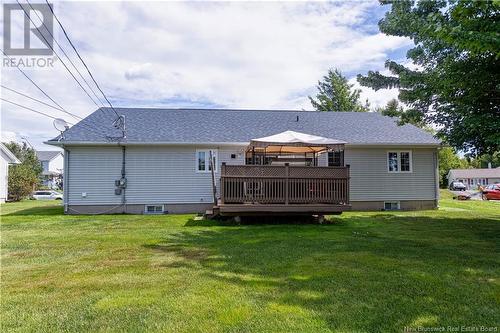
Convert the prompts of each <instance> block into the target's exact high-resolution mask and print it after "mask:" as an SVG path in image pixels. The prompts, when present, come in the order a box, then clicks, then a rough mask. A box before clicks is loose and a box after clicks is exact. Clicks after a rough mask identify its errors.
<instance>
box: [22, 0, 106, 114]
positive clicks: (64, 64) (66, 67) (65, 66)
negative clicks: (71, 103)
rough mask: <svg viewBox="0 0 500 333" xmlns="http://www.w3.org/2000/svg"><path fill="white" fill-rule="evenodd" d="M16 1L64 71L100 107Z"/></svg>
mask: <svg viewBox="0 0 500 333" xmlns="http://www.w3.org/2000/svg"><path fill="white" fill-rule="evenodd" d="M16 2H17V3H18V5H19V7H21V9H22V10H23V12H24V15H26V17H27V18H28V19H29V20H30V21H31V23H33V25H34V26H35V28H36V30H37V31H38V32H39V33H40V36H41V37H42V38H43V40H44V41H45V43H46V44H47V46H48V47H49V48H50V49H51V50H52V51H53V52H54V54H55V55H56V57H57V58H58V59H59V60H60V61H61V64H63V66H64V68H65V69H66V71H67V72H68V73H69V74H70V75H71V77H73V79H74V80H75V81H76V83H77V84H78V85H79V86H80V88H81V89H82V90H83V91H84V92H85V94H86V95H87V96H88V97H89V98H90V100H92V102H93V103H94V104H95V105H96V106H97V107H98V108H99V107H100V106H99V104H97V103H96V101H94V99H93V98H92V96H90V94H89V93H88V92H87V90H85V88H84V87H83V86H82V84H81V83H80V81H78V79H77V78H76V77H75V75H74V74H73V72H72V71H70V70H69V68H68V66H67V65H66V63H65V62H64V61H63V60H62V59H61V57H60V56H59V54H58V53H57V52H56V50H54V48H53V47H52V45H50V43H49V41H48V40H47V38H45V36H44V34H43V33H42V32H41V31H40V29H38V27H37V26H36V24H35V22H33V20H32V19H31V16H30V14H29V13H28V12H27V11H26V10H25V9H24V7H23V5H21V3H20V2H19V0H16Z"/></svg>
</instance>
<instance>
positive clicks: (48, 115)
mask: <svg viewBox="0 0 500 333" xmlns="http://www.w3.org/2000/svg"><path fill="white" fill-rule="evenodd" d="M0 100H2V101H4V102H7V103H10V104H14V105H15V106H18V107H20V108H23V109H26V110H29V111H31V112H35V113H38V114H41V115H42V116H45V117H49V118H52V119H54V120H55V119H58V118H56V117H54V116H51V115H50V114H47V113H44V112H41V111H37V110H35V109H32V108H29V107H27V106H24V105H21V104H17V103H15V102H12V101H9V100H8V99H5V98H3V97H0ZM68 124H70V125H73V124H72V123H68Z"/></svg>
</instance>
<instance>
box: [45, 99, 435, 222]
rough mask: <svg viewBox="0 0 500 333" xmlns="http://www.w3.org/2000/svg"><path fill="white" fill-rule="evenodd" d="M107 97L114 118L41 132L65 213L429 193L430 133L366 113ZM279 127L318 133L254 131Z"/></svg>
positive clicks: (304, 207) (294, 207)
mask: <svg viewBox="0 0 500 333" xmlns="http://www.w3.org/2000/svg"><path fill="white" fill-rule="evenodd" d="M115 109H116V112H117V113H118V114H119V115H120V119H121V121H120V122H124V123H125V126H124V128H123V127H120V126H113V124H115V125H116V120H117V116H116V113H115V111H113V110H112V109H110V108H101V109H98V110H97V111H95V112H94V113H92V114H91V115H90V116H88V117H87V118H85V119H83V120H82V121H80V122H79V123H77V124H76V125H75V126H73V127H71V128H70V129H68V130H67V131H66V132H64V133H63V134H62V136H58V137H56V138H54V139H52V140H50V141H48V142H46V143H47V144H50V145H54V146H58V147H61V148H63V149H64V189H65V191H64V205H65V211H66V212H67V213H122V212H126V213H166V212H169V213H193V212H204V211H205V210H207V209H211V208H212V207H213V206H214V202H215V205H216V206H217V207H218V206H219V204H220V205H221V206H223V207H224V209H227V210H233V213H235V212H236V213H238V212H241V211H242V210H245V209H250V208H251V209H254V210H255V211H256V212H260V213H263V212H267V211H269V212H271V211H275V210H276V211H280V210H281V211H282V212H288V213H298V212H306V213H311V212H323V213H326V212H328V213H333V212H337V211H338V212H340V211H342V210H347V209H352V210H384V209H404V210H411V209H432V208H436V207H437V205H438V196H439V192H438V184H439V181H438V160H437V148H438V147H439V145H440V142H439V141H438V140H436V139H435V138H434V137H433V136H432V135H431V134H429V133H427V132H426V131H423V130H421V129H419V128H417V127H415V126H413V125H404V126H398V125H397V123H396V121H395V120H394V119H392V118H389V117H384V116H382V115H380V114H378V113H371V112H366V113H365V112H315V111H266V110H221V109H141V108H115ZM123 129H125V130H124V131H123ZM287 131H293V132H294V133H299V134H300V133H302V134H304V135H306V136H304V137H306V138H307V135H309V136H310V137H311V138H312V139H311V140H312V142H313V143H314V140H319V142H321V140H323V139H324V140H326V141H325V142H326V143H325V144H324V145H321V143H318V146H315V144H311V145H310V146H309V147H304V144H303V143H302V142H297V143H293V142H290V143H289V145H288V146H285V145H286V144H285V143H283V142H280V143H279V145H275V146H272V142H271V143H269V142H267V143H266V137H270V136H271V137H272V136H274V135H278V134H280V135H279V137H286V135H284V134H283V133H284V132H287ZM123 134H125V137H124V136H123ZM260 138H263V139H264V140H263V141H262V140H261V141H258V140H254V139H260ZM314 138H319V139H314ZM251 142H252V145H250V143H251ZM334 142H337V144H333V143H334ZM294 145H296V151H295V152H294V148H293V147H294ZM299 146H300V147H299ZM273 147H274V148H273ZM280 147H282V148H283V147H285V148H286V149H285V150H284V151H282V150H283V149H282V148H280ZM307 148H309V150H306V151H305V152H304V149H307ZM315 148H317V149H315ZM212 164H213V167H212ZM298 164H300V165H298ZM212 171H213V172H212ZM214 185H215V186H214ZM214 197H215V199H214ZM238 209H240V211H238ZM259 209H260V210H259Z"/></svg>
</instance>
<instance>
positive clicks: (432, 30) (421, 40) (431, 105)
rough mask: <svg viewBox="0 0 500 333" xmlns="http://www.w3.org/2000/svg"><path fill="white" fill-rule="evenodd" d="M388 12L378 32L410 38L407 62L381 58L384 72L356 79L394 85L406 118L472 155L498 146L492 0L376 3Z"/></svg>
mask: <svg viewBox="0 0 500 333" xmlns="http://www.w3.org/2000/svg"><path fill="white" fill-rule="evenodd" d="M381 3H382V5H390V6H391V8H390V10H389V11H388V12H387V13H386V15H385V17H384V18H383V19H382V20H381V21H380V22H379V29H380V31H381V32H383V33H385V34H387V35H392V36H404V37H408V38H410V39H412V40H413V42H414V45H415V46H414V47H413V48H412V49H410V50H409V51H408V52H407V58H408V59H410V60H411V61H412V62H413V66H412V67H411V68H410V67H409V66H407V65H403V64H399V63H397V62H395V61H391V60H387V61H386V63H385V66H386V68H387V69H389V71H390V72H391V75H388V76H386V75H382V74H381V73H379V72H373V71H369V72H368V74H367V75H366V76H362V75H358V82H359V83H360V84H361V85H363V86H367V87H371V88H373V89H375V90H378V89H382V88H395V87H396V88H399V100H400V101H402V102H403V103H405V105H407V106H408V110H407V112H410V113H411V114H413V117H421V119H422V120H423V121H425V122H426V123H428V124H430V123H433V124H436V125H438V126H437V127H438V132H437V135H438V136H439V137H440V138H441V139H443V140H444V141H445V142H447V143H448V144H450V145H451V146H453V147H455V148H456V149H459V150H462V151H464V152H467V153H469V154H471V155H473V156H477V155H481V154H484V153H487V154H493V153H494V152H495V151H498V150H500V132H499V131H498V128H499V126H500V116H499V115H500V109H499V108H500V103H499V99H500V89H499V88H500V80H499V78H500V71H499V70H498V68H500V38H499V32H500V25H498V20H499V18H500V17H499V16H500V7H499V6H498V4H495V2H494V1H444V0H443V1H417V2H415V1H408V0H405V1H387V0H384V1H381Z"/></svg>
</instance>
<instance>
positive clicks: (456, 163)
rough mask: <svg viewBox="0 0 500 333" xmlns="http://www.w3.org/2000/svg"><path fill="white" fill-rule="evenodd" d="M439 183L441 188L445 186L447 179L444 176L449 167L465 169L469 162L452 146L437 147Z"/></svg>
mask: <svg viewBox="0 0 500 333" xmlns="http://www.w3.org/2000/svg"><path fill="white" fill-rule="evenodd" d="M438 158H439V185H440V186H441V187H443V188H445V187H447V185H448V179H447V178H446V176H447V175H448V172H449V171H450V169H467V168H468V167H469V164H468V163H467V160H466V159H464V158H460V157H459V156H458V155H457V154H456V153H455V151H454V150H453V148H451V147H443V148H441V149H439V152H438Z"/></svg>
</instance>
